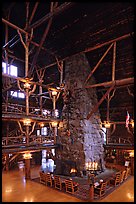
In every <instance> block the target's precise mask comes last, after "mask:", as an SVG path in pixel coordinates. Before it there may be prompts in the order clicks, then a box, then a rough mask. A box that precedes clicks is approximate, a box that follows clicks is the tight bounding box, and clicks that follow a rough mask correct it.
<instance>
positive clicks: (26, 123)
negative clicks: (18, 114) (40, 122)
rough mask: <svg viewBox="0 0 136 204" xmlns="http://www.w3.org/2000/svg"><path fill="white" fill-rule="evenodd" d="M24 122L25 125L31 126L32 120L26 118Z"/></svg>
mask: <svg viewBox="0 0 136 204" xmlns="http://www.w3.org/2000/svg"><path fill="white" fill-rule="evenodd" d="M23 123H24V125H25V126H31V120H30V119H24V120H23Z"/></svg>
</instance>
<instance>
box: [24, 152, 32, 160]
mask: <svg viewBox="0 0 136 204" xmlns="http://www.w3.org/2000/svg"><path fill="white" fill-rule="evenodd" d="M23 158H24V159H31V158H32V154H31V153H30V152H26V153H25V154H24V155H23Z"/></svg>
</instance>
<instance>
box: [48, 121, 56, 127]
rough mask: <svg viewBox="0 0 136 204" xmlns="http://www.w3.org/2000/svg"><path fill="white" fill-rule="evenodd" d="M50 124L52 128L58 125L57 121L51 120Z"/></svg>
mask: <svg viewBox="0 0 136 204" xmlns="http://www.w3.org/2000/svg"><path fill="white" fill-rule="evenodd" d="M50 124H51V126H52V127H53V128H55V127H58V121H52V122H51V123H50Z"/></svg>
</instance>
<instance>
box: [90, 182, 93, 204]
mask: <svg viewBox="0 0 136 204" xmlns="http://www.w3.org/2000/svg"><path fill="white" fill-rule="evenodd" d="M93 200H94V186H93V184H91V185H90V201H93Z"/></svg>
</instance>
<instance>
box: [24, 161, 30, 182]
mask: <svg viewBox="0 0 136 204" xmlns="http://www.w3.org/2000/svg"><path fill="white" fill-rule="evenodd" d="M25 178H26V179H31V173H30V159H25Z"/></svg>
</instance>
